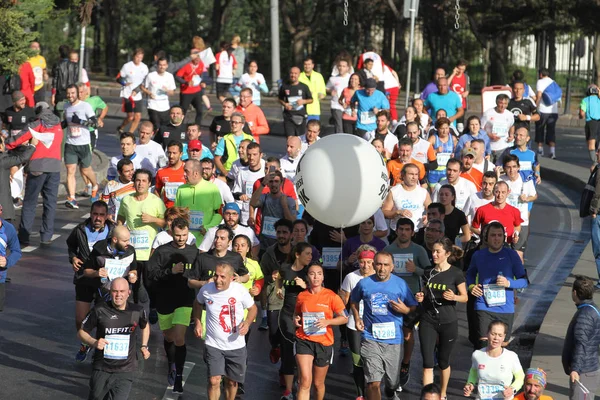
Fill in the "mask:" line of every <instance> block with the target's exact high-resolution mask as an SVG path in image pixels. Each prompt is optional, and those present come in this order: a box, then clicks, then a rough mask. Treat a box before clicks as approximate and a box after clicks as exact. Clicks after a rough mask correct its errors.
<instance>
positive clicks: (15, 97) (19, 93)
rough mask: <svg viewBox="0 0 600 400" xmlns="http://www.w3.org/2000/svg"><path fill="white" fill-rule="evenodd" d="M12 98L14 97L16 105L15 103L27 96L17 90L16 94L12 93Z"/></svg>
mask: <svg viewBox="0 0 600 400" xmlns="http://www.w3.org/2000/svg"><path fill="white" fill-rule="evenodd" d="M11 97H12V101H13V103H14V102H16V101H19V100H21V99H22V98H24V97H25V95H24V94H23V92H21V91H20V90H15V91H14V92H12V96H11Z"/></svg>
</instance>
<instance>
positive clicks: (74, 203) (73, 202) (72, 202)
mask: <svg viewBox="0 0 600 400" xmlns="http://www.w3.org/2000/svg"><path fill="white" fill-rule="evenodd" d="M65 207H67V208H72V209H75V210H76V209H78V208H79V204H77V200H75V199H71V198H67V201H65Z"/></svg>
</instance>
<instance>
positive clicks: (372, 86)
mask: <svg viewBox="0 0 600 400" xmlns="http://www.w3.org/2000/svg"><path fill="white" fill-rule="evenodd" d="M376 87H377V82H375V79H373V78H369V79H367V80H366V81H365V89H375V88H376Z"/></svg>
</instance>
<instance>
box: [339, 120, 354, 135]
mask: <svg viewBox="0 0 600 400" xmlns="http://www.w3.org/2000/svg"><path fill="white" fill-rule="evenodd" d="M342 126H343V127H344V129H343V131H344V133H349V134H351V135H354V129H355V128H356V121H350V120H348V119H344V120H342Z"/></svg>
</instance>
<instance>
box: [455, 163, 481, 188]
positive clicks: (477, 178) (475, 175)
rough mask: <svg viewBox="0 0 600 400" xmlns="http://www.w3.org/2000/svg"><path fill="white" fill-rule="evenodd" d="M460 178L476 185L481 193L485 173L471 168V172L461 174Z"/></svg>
mask: <svg viewBox="0 0 600 400" xmlns="http://www.w3.org/2000/svg"><path fill="white" fill-rule="evenodd" d="M460 176H461V177H462V178H465V179H466V180H468V181H471V182H473V183H474V184H475V187H476V188H477V191H478V192H481V185H482V184H483V172H481V171H480V170H478V169H477V168H471V169H470V170H469V172H461V174H460Z"/></svg>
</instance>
